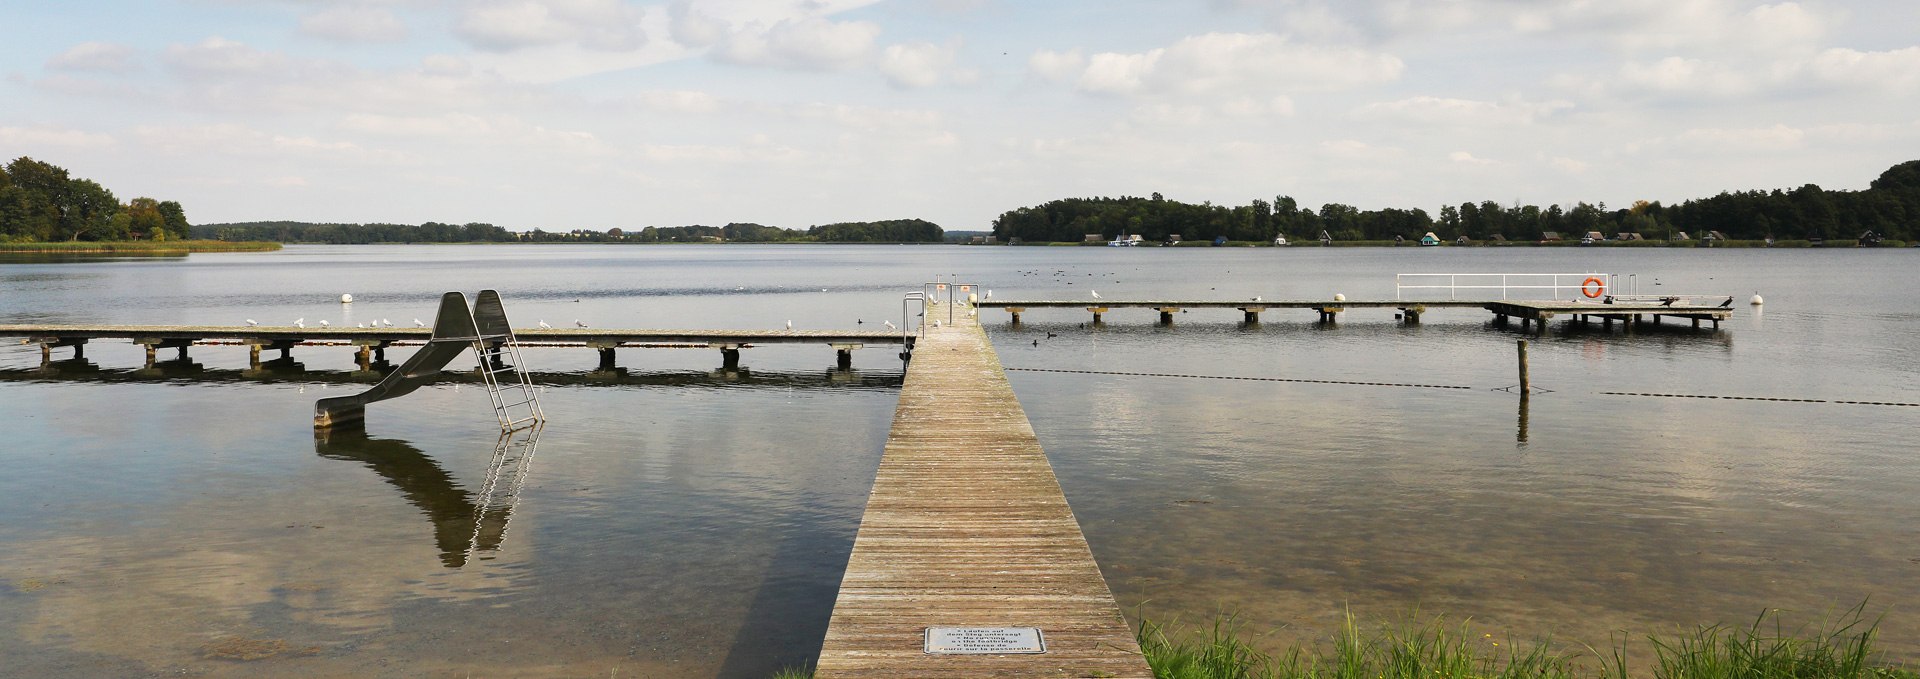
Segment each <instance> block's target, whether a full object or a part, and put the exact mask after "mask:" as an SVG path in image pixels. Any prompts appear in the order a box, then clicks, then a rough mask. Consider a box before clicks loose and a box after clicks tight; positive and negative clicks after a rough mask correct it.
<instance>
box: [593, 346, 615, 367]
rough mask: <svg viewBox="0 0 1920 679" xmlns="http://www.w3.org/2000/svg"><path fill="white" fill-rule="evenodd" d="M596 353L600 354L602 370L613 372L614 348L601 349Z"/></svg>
mask: <svg viewBox="0 0 1920 679" xmlns="http://www.w3.org/2000/svg"><path fill="white" fill-rule="evenodd" d="M596 351H598V352H600V369H601V370H612V369H613V368H614V365H615V362H614V355H613V354H614V349H613V347H599V348H597V349H596Z"/></svg>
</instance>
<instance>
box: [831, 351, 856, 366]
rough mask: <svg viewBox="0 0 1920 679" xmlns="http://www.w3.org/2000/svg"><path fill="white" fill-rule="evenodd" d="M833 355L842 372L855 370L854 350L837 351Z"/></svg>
mask: <svg viewBox="0 0 1920 679" xmlns="http://www.w3.org/2000/svg"><path fill="white" fill-rule="evenodd" d="M833 354H834V359H835V365H836V366H838V367H839V368H840V369H841V370H852V369H853V350H852V349H835V350H834V352H833Z"/></svg>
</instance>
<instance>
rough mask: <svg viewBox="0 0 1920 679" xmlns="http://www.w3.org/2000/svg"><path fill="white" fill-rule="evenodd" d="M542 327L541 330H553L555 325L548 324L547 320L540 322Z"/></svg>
mask: <svg viewBox="0 0 1920 679" xmlns="http://www.w3.org/2000/svg"><path fill="white" fill-rule="evenodd" d="M540 329H541V330H552V329H553V326H551V325H547V322H546V321H541V322H540Z"/></svg>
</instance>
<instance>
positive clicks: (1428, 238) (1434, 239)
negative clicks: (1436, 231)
mask: <svg viewBox="0 0 1920 679" xmlns="http://www.w3.org/2000/svg"><path fill="white" fill-rule="evenodd" d="M1420 244H1421V245H1427V246H1433V245H1439V244H1440V237H1439V236H1436V235H1433V232H1432V231H1428V232H1427V233H1426V235H1424V236H1421V237H1420Z"/></svg>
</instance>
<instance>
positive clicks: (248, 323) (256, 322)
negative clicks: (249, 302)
mask: <svg viewBox="0 0 1920 679" xmlns="http://www.w3.org/2000/svg"><path fill="white" fill-rule="evenodd" d="M259 324H260V322H259V321H256V320H253V319H251V318H249V319H247V325H259Z"/></svg>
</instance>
